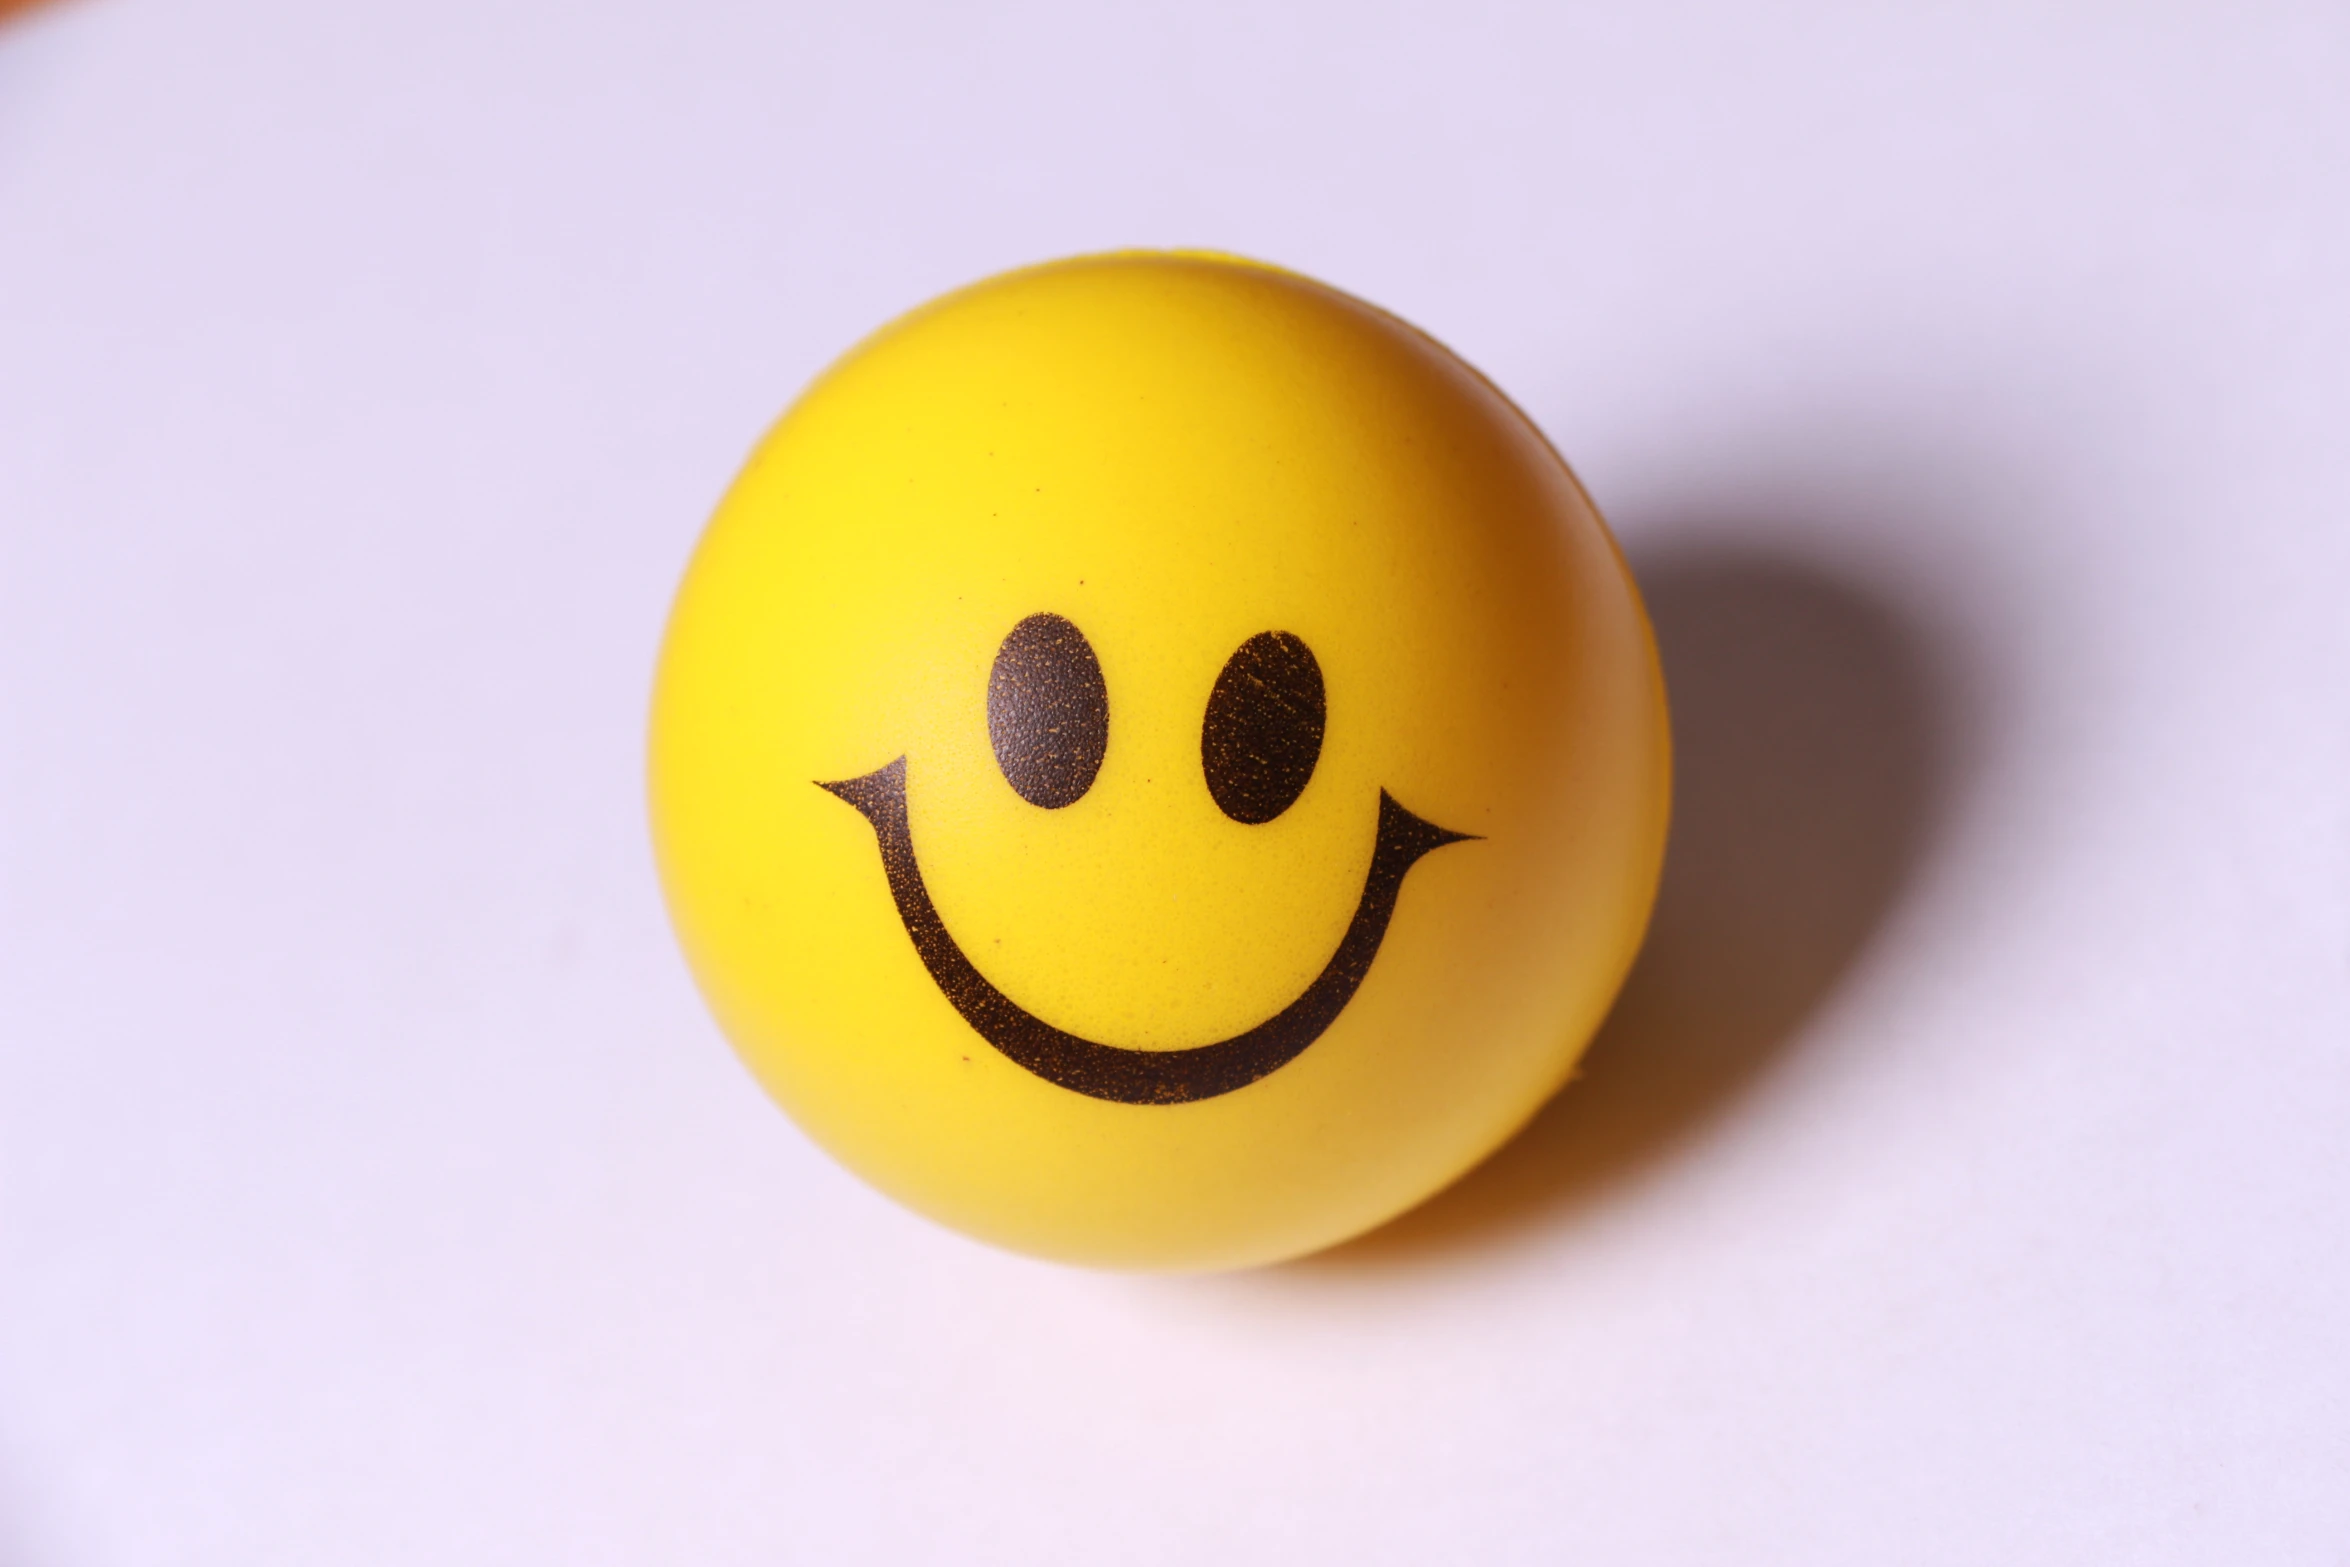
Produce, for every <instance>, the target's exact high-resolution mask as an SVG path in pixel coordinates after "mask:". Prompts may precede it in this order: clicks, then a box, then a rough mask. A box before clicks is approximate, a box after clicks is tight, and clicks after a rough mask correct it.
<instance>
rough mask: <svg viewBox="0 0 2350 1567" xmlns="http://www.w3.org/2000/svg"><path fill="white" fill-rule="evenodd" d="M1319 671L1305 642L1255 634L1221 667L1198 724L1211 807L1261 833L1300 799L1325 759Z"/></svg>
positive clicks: (1276, 634)
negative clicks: (1317, 764)
mask: <svg viewBox="0 0 2350 1567" xmlns="http://www.w3.org/2000/svg"><path fill="white" fill-rule="evenodd" d="M1327 714H1328V709H1327V707H1326V705H1325V702H1324V699H1323V694H1322V666H1321V665H1320V664H1319V663H1317V662H1315V660H1314V650H1313V649H1312V648H1310V647H1307V646H1306V644H1305V640H1304V639H1303V638H1301V637H1298V636H1296V635H1294V634H1292V633H1290V632H1287V631H1260V632H1258V633H1257V634H1256V635H1255V636H1253V637H1250V638H1249V639H1248V640H1247V641H1246V642H1243V643H1242V644H1240V647H1239V649H1238V650H1237V651H1235V652H1234V653H1233V655H1232V656H1231V657H1230V658H1228V659H1226V660H1225V661H1224V670H1223V673H1221V674H1219V675H1217V676H1216V688H1215V690H1213V691H1211V692H1209V693H1208V716H1207V719H1206V721H1205V722H1203V723H1202V724H1201V725H1200V734H1199V759H1200V768H1201V770H1202V771H1203V772H1205V773H1206V774H1207V775H1208V793H1209V794H1211V795H1213V796H1214V797H1215V801H1216V808H1217V809H1218V810H1221V811H1222V812H1223V813H1224V814H1225V815H1226V816H1229V817H1231V818H1232V819H1233V820H1234V821H1236V822H1245V823H1247V824H1248V825H1250V826H1259V825H1262V824H1263V823H1265V822H1269V821H1271V820H1272V819H1273V818H1274V817H1276V816H1279V815H1280V814H1281V813H1282V812H1283V811H1286V810H1288V809H1289V808H1290V806H1292V805H1294V804H1296V803H1297V797H1298V796H1299V795H1301V794H1303V793H1305V788H1306V783H1307V780H1309V779H1311V778H1312V777H1313V776H1314V763H1315V762H1317V761H1319V760H1320V759H1321V756H1322V725H1323V721H1324V719H1325V718H1326V717H1327Z"/></svg>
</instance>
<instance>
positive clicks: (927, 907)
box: [817, 756, 1473, 1105]
mask: <svg viewBox="0 0 2350 1567" xmlns="http://www.w3.org/2000/svg"><path fill="white" fill-rule="evenodd" d="M817 787H818V788H821V789H827V790H830V791H831V792H832V793H834V794H836V795H838V796H840V797H841V798H842V799H843V800H846V801H847V802H848V803H849V804H850V805H852V806H855V807H856V809H857V812H858V814H860V815H862V816H863V817H864V818H865V820H866V821H867V822H869V823H870V824H871V825H872V827H873V835H874V837H875V838H876V839H878V840H879V841H880V845H881V868H882V871H883V874H885V875H886V876H887V877H888V878H889V891H890V896H891V897H892V898H894V899H895V900H896V901H897V906H898V918H899V919H900V920H901V921H903V922H904V924H905V927H906V934H907V935H908V936H910V937H912V938H913V941H914V950H915V951H916V952H917V953H919V954H920V955H921V958H922V966H923V967H924V968H926V969H928V970H930V977H931V979H932V980H934V981H935V982H936V983H937V985H938V988H939V990H940V991H941V992H942V993H943V994H944V995H945V996H946V998H947V1000H948V1001H950V1002H952V1003H953V1004H954V1008H955V1010H956V1011H957V1012H960V1013H961V1014H963V1020H964V1021H965V1022H967V1023H969V1024H970V1025H971V1026H972V1028H974V1029H976V1030H977V1031H978V1033H979V1037H980V1038H982V1039H984V1040H986V1041H987V1042H988V1043H989V1044H991V1045H993V1046H995V1047H996V1049H998V1050H1000V1051H1002V1052H1003V1053H1004V1054H1005V1055H1007V1056H1009V1057H1010V1058H1011V1059H1012V1060H1013V1061H1015V1062H1017V1063H1018V1064H1019V1065H1021V1066H1023V1067H1026V1068H1027V1069H1028V1070H1029V1071H1031V1072H1034V1073H1035V1074H1036V1075H1037V1076H1038V1077H1041V1078H1043V1079H1044V1080H1045V1081H1046V1082H1048V1083H1054V1084H1058V1085H1059V1086H1060V1087H1062V1088H1066V1089H1069V1090H1071V1091H1072V1092H1075V1093H1080V1094H1085V1095H1087V1096H1088V1097H1090V1098H1094V1099H1108V1100H1112V1101H1114V1102H1116V1103H1119V1104H1130V1105H1174V1104H1186V1103H1189V1102H1190V1101H1192V1100H1194V1099H1213V1098H1215V1097H1216V1096H1217V1095H1218V1094H1228V1093H1231V1092H1232V1091H1233V1090H1234V1089H1236V1088H1246V1087H1247V1086H1248V1085H1249V1084H1251V1083H1253V1082H1255V1081H1256V1080H1257V1079H1258V1078H1260V1077H1263V1076H1265V1075H1266V1074H1267V1073H1269V1072H1272V1071H1275V1070H1277V1069H1279V1068H1281V1067H1283V1066H1286V1065H1288V1064H1289V1063H1290V1062H1291V1061H1294V1060H1296V1059H1297V1057H1298V1056H1299V1055H1300V1054H1302V1053H1303V1052H1304V1050H1305V1048H1306V1047H1307V1046H1308V1045H1311V1044H1312V1043H1313V1042H1314V1041H1315V1040H1317V1039H1319V1038H1321V1037H1322V1033H1323V1030H1325V1029H1327V1028H1328V1027H1329V1026H1330V1025H1331V1024H1332V1023H1333V1022H1335V1021H1336V1020H1337V1017H1338V1014H1339V1013H1340V1012H1342V1011H1344V1010H1345V1009H1346V1004H1347V1003H1348V1002H1349V1001H1351V1000H1353V999H1354V993H1355V991H1356V989H1357V988H1358V987H1360V986H1361V984H1362V982H1363V976H1364V975H1366V974H1368V973H1369V972H1370V971H1371V960H1372V959H1373V958H1375V957H1377V956H1378V955H1379V943H1380V942H1381V941H1382V940H1383V939H1384V938H1385V937H1386V935H1387V922H1388V920H1389V919H1390V918H1391V917H1392V916H1393V915H1394V913H1395V900H1396V896H1397V894H1399V893H1400V892H1401V891H1402V890H1403V879H1404V875H1405V873H1406V872H1408V871H1409V870H1411V868H1412V867H1413V866H1414V865H1416V864H1418V863H1419V861H1420V859H1421V857H1422V856H1424V855H1426V854H1428V853H1430V852H1431V851H1432V850H1436V849H1441V848H1443V847H1444V846H1445V845H1446V844H1448V843H1459V842H1461V841H1463V840H1464V839H1467V838H1470V837H1472V836H1473V835H1472V834H1469V833H1460V832H1453V831H1450V830H1449V829H1447V828H1443V827H1439V826H1437V825H1436V824H1435V823H1434V822H1430V821H1424V820H1422V819H1421V818H1420V817H1417V816H1414V815H1413V814H1412V813H1411V812H1410V811H1407V810H1405V809H1404V808H1403V807H1402V806H1400V805H1398V804H1396V803H1395V800H1394V798H1393V797H1392V796H1390V795H1389V794H1388V793H1387V791H1386V790H1384V789H1382V790H1380V791H1379V831H1378V837H1377V839H1376V841H1375V842H1374V844H1373V846H1372V849H1371V869H1370V872H1369V874H1368V875H1366V876H1365V877H1364V878H1363V894H1362V897H1361V898H1360V899H1359V900H1357V902H1356V903H1355V912H1354V918H1353V919H1352V920H1350V921H1348V923H1347V927H1346V934H1345V935H1344V936H1341V937H1340V938H1339V941H1338V950H1337V951H1336V952H1333V953H1332V954H1331V955H1330V961H1329V962H1327V963H1325V964H1323V965H1322V972H1321V973H1319V974H1317V975H1315V976H1314V979H1313V982H1312V983H1311V984H1309V985H1307V986H1306V988H1305V989H1304V990H1303V991H1301V992H1300V993H1299V994H1298V997H1297V999H1296V1000H1294V1001H1292V1002H1290V1003H1289V1005H1287V1006H1285V1007H1283V1008H1282V1009H1281V1010H1280V1011H1278V1012H1276V1013H1274V1014H1273V1015H1272V1016H1271V1017H1269V1018H1266V1019H1265V1020H1264V1021H1263V1022H1261V1023H1259V1024H1257V1025H1256V1026H1255V1027H1254V1028H1251V1029H1248V1030H1246V1031H1245V1032H1243V1033H1238V1034H1235V1035H1233V1036H1232V1037H1231V1038H1230V1039H1220V1040H1218V1041H1216V1042H1215V1043H1214V1044H1212V1045H1195V1046H1193V1047H1191V1048H1189V1049H1184V1050H1130V1049H1126V1048H1124V1047H1122V1046H1118V1045H1105V1044H1101V1043H1099V1042H1098V1041H1095V1040H1091V1039H1086V1038H1084V1037H1082V1036H1080V1035H1077V1034H1072V1033H1069V1032H1068V1031H1066V1030H1065V1029H1058V1028H1055V1027H1053V1025H1052V1024H1050V1023H1047V1022H1046V1021H1045V1020H1044V1019H1042V1018H1040V1017H1038V1016H1037V1015H1036V1014H1034V1013H1033V1012H1030V1011H1029V1010H1028V1009H1027V1008H1025V1007H1023V1006H1021V1005H1020V1004H1019V1003H1018V1002H1016V1001H1014V1000H1013V999H1012V998H1011V997H1009V996H1007V995H1005V994H1004V993H1003V992H1002V991H1000V990H998V989H996V987H995V986H994V985H992V984H990V983H989V982H988V979H987V976H986V975H984V974H982V973H980V972H979V969H978V967H977V966H976V965H974V964H973V963H972V961H971V960H970V959H969V958H968V957H965V956H964V955H963V949H962V947H961V946H959V945H958V944H957V943H956V941H955V938H954V936H953V935H952V934H951V933H949V931H948V930H947V927H946V922H945V921H944V920H943V919H941V918H940V917H939V913H938V907H937V905H935V904H933V903H932V902H931V901H930V889H929V888H928V887H926V886H924V885H923V881H922V867H921V865H920V864H919V863H918V862H917V861H916V859H915V857H914V837H913V833H912V831H911V830H910V829H909V828H908V826H907V824H906V759H905V758H904V757H902V756H901V757H899V758H898V759H897V760H896V761H894V762H892V763H890V764H889V765H888V766H887V767H884V768H882V769H880V770H879V771H878V772H871V773H867V774H865V776H863V777H862V778H849V779H844V780H842V781H841V782H838V783H819V784H818V785H817Z"/></svg>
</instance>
